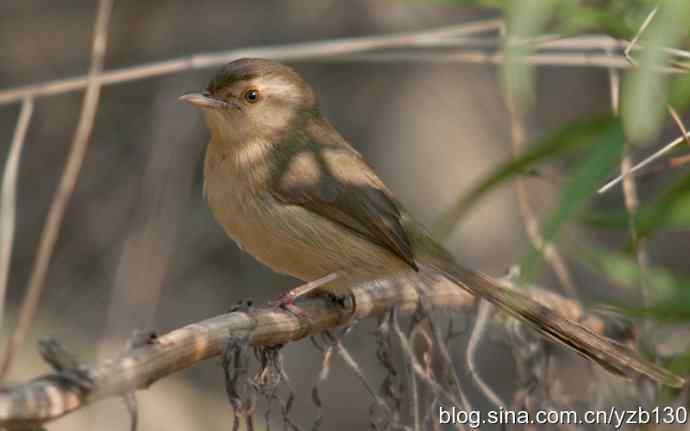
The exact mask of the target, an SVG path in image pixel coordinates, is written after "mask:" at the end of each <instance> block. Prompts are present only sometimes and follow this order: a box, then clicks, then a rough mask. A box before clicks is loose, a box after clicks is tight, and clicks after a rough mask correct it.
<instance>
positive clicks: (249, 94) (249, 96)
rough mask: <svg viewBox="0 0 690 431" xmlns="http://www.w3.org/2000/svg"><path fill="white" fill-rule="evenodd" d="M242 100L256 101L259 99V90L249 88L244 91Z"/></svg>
mask: <svg viewBox="0 0 690 431" xmlns="http://www.w3.org/2000/svg"><path fill="white" fill-rule="evenodd" d="M244 100H246V101H247V102H249V103H256V101H257V100H259V91H258V90H257V89H255V88H250V89H249V90H247V91H245V92H244Z"/></svg>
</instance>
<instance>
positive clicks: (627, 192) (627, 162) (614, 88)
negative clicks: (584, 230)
mask: <svg viewBox="0 0 690 431" xmlns="http://www.w3.org/2000/svg"><path fill="white" fill-rule="evenodd" d="M656 10H657V9H656V8H654V10H653V11H652V12H651V13H650V14H649V16H648V17H647V19H646V20H645V21H644V23H643V24H642V27H640V29H639V30H638V32H637V34H636V35H635V37H634V38H633V40H632V42H631V43H630V45H629V47H628V49H627V50H626V52H625V56H626V58H627V59H628V60H629V61H630V62H631V64H633V65H637V63H635V62H634V61H633V60H632V58H631V57H630V55H629V52H630V49H632V47H634V46H635V44H636V43H637V40H638V39H639V38H640V35H641V34H642V32H643V31H644V30H645V28H646V27H647V26H648V25H649V23H650V22H651V21H652V18H654V15H655V14H656ZM620 84H621V79H620V72H619V71H618V70H617V69H613V68H611V69H609V89H610V92H611V110H612V111H613V114H614V115H615V116H618V115H619V114H620V88H621V85H620ZM627 147H629V146H628V145H626V149H627ZM632 167H633V162H632V158H631V157H630V154H628V152H627V151H626V153H625V154H624V155H623V158H622V159H621V176H622V177H623V201H624V204H625V209H626V211H627V213H628V224H629V229H630V236H631V237H632V240H633V243H634V247H635V256H636V258H637V264H638V265H639V267H640V270H641V271H643V273H646V272H647V270H648V269H649V259H648V254H647V247H646V244H645V241H644V240H643V239H640V238H639V236H638V235H637V228H636V227H635V215H636V214H637V210H638V208H639V198H638V196H637V185H636V184H635V179H634V178H633V177H632V176H630V175H627V173H628V172H629V171H630V170H631V169H632ZM647 292H648V289H646V288H645V286H640V294H641V295H642V299H643V301H644V304H647V303H648V298H647V296H648V295H647Z"/></svg>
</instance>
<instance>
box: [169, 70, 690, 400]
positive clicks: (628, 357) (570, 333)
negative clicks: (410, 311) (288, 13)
mask: <svg viewBox="0 0 690 431" xmlns="http://www.w3.org/2000/svg"><path fill="white" fill-rule="evenodd" d="M180 99H181V100H183V101H186V102H189V103H191V104H193V105H195V106H196V107H198V108H200V109H201V111H202V113H203V117H204V120H205V123H206V126H207V128H208V130H209V132H210V142H209V143H208V145H207V147H206V155H205V158H204V168H203V169H204V193H205V196H206V200H207V202H208V205H209V207H210V209H211V212H212V213H213V215H214V218H215V219H216V221H217V222H218V223H219V224H220V225H221V226H222V227H223V229H224V231H225V232H226V233H227V235H228V236H229V237H230V238H232V239H233V240H234V241H235V242H236V243H237V244H238V246H239V247H240V248H242V249H243V250H245V251H246V252H248V253H249V254H251V255H253V256H254V257H255V258H256V259H257V260H258V261H260V262H262V263H263V264H265V265H266V266H268V267H270V268H271V269H273V270H274V271H276V272H279V273H284V274H289V275H291V276H293V277H296V278H298V279H300V280H304V281H306V282H313V281H314V280H319V279H322V278H323V277H327V276H328V275H329V274H335V275H337V277H334V278H333V279H332V280H331V281H330V282H328V283H326V284H324V285H322V286H320V287H319V289H320V290H325V291H328V292H332V293H333V294H335V295H342V294H345V293H347V292H348V291H349V286H352V285H353V284H354V283H358V282H362V281H366V280H372V279H381V278H386V277H397V278H398V279H401V278H402V279H407V280H413V281H414V280H428V278H424V275H425V274H426V275H428V274H430V273H431V274H437V275H438V276H440V277H442V278H444V279H447V280H448V281H450V282H452V283H453V284H455V285H457V286H458V288H459V289H463V290H465V291H467V292H469V293H471V294H472V295H475V296H477V297H479V298H481V299H484V300H486V301H489V302H490V303H492V304H494V305H495V306H496V307H498V308H499V309H501V310H503V311H504V312H506V313H507V314H509V315H511V316H513V317H515V318H517V319H519V320H521V321H523V322H525V323H527V324H528V325H529V326H530V327H532V328H534V329H535V330H537V331H538V332H539V333H540V334H542V335H543V336H545V337H546V338H548V339H550V340H552V341H556V342H557V343H560V344H562V345H564V346H566V347H568V348H570V349H573V350H574V351H575V352H577V353H579V354H580V355H582V356H584V357H585V358H588V359H589V360H591V361H593V362H594V363H597V364H598V365H600V366H602V367H603V368H604V369H606V370H608V371H610V372H612V373H614V374H617V375H621V376H625V377H632V376H635V375H643V376H647V377H648V378H650V379H652V380H654V381H656V382H658V383H661V384H665V385H668V386H673V387H680V386H683V385H684V384H685V379H684V378H683V377H681V376H678V375H675V374H673V373H671V372H670V371H668V370H666V369H664V368H662V367H660V366H657V365H655V364H653V363H651V362H649V361H646V360H644V359H642V358H641V357H640V356H639V355H638V354H637V353H636V352H635V351H633V350H632V349H629V348H627V347H625V346H623V345H620V344H619V343H616V342H615V341H613V340H610V339H608V338H606V337H604V336H601V335H599V334H597V333H595V332H593V331H591V330H590V329H589V328H587V327H586V326H583V325H581V324H580V323H578V322H575V321H572V320H569V319H567V318H565V317H564V316H562V315H561V314H559V313H557V312H556V311H554V310H552V309H550V308H548V307H546V306H544V305H542V304H540V303H538V302H537V301H535V300H533V299H531V298H530V297H529V296H527V295H525V294H524V293H522V292H519V291H518V290H517V289H511V288H508V287H506V286H504V285H503V284H502V283H501V282H500V281H498V280H496V279H494V278H492V277H490V276H488V275H486V274H483V273H481V272H479V271H476V270H473V269H469V268H467V267H465V266H462V265H461V264H459V263H458V262H457V261H456V259H455V258H454V257H453V256H452V254H451V253H450V252H448V251H447V250H446V249H445V248H444V247H443V246H442V245H441V244H440V243H439V242H437V241H436V240H435V239H433V237H432V235H431V234H430V233H429V231H428V230H427V229H426V228H425V227H424V226H423V225H422V224H420V223H418V222H417V221H415V219H414V218H413V217H412V215H411V214H410V213H409V212H408V211H407V210H406V209H405V208H404V206H403V205H402V203H401V202H400V201H398V200H397V199H396V198H395V196H394V195H393V194H392V193H391V191H390V190H389V189H388V188H386V186H385V184H384V183H383V181H382V180H381V179H380V178H379V176H377V175H376V173H375V172H374V170H373V169H372V168H371V167H370V166H369V164H367V162H366V161H365V160H364V159H363V157H362V156H361V154H360V153H359V152H358V151H357V150H356V149H355V148H354V147H353V146H352V145H350V143H349V142H348V141H347V140H346V139H345V138H344V137H343V136H342V135H341V134H340V133H339V132H338V131H337V130H336V128H335V127H334V126H333V125H332V124H331V123H330V122H329V121H328V119H327V118H326V117H325V116H324V115H323V114H322V113H321V110H320V109H319V102H318V100H317V96H316V94H315V92H314V90H313V89H312V87H311V86H310V85H309V84H308V83H307V82H306V81H305V80H304V79H303V78H302V77H301V76H300V75H299V74H298V73H297V72H296V71H295V70H294V69H293V68H291V67H289V66H287V65H284V64H281V63H279V62H276V61H272V60H268V59H260V58H242V59H238V60H235V61H232V62H230V63H228V64H226V65H225V66H223V67H222V68H220V70H219V71H218V72H217V73H216V74H215V76H214V77H213V78H212V79H211V81H210V83H209V84H208V86H207V87H206V89H205V90H203V91H201V92H194V93H188V94H184V95H183V96H181V97H180ZM295 296H297V295H293V296H285V297H287V298H289V299H288V300H286V301H285V303H291V302H292V300H293V299H294V297H295Z"/></svg>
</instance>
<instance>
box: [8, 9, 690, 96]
mask: <svg viewBox="0 0 690 431" xmlns="http://www.w3.org/2000/svg"><path fill="white" fill-rule="evenodd" d="M502 23H503V21H502V20H500V19H489V20H485V21H478V22H470V23H466V24H460V25H455V26H449V27H441V28H436V29H430V30H425V31H420V32H411V33H397V34H389V35H383V36H366V37H354V38H342V39H332V40H325V41H318V42H306V43H296V44H286V45H273V46H264V47H256V48H239V49H233V50H227V51H222V52H217V53H204V54H197V55H192V56H187V57H180V58H175V59H171V60H166V61H161V62H154V63H147V64H142V65H138V66H132V67H126V68H121V69H116V70H113V71H110V72H106V73H103V74H101V75H100V77H99V78H98V82H99V83H100V84H101V85H104V86H105V85H111V84H117V83H122V82H130V81H136V80H140V79H146V78H152V77H156V76H163V75H169V74H172V73H178V72H183V71H186V70H194V69H203V68H207V67H214V66H219V65H222V64H224V63H227V62H228V61H231V60H234V59H237V58H240V57H267V58H273V59H275V60H283V61H298V60H299V61H328V62H332V61H347V62H352V61H375V62H376V61H385V62H390V61H410V60H412V61H444V62H448V61H450V62H469V63H487V64H500V63H502V62H503V54H502V53H501V52H496V53H492V52H490V51H488V52H487V51H486V50H476V49H471V47H473V46H477V45H478V44H477V42H476V41H474V40H472V39H461V37H464V36H468V35H472V34H478V33H482V32H488V31H493V30H497V29H498V28H499V27H500V26H501V25H502ZM452 38H458V39H457V40H452ZM554 39H557V40H554ZM605 39H606V37H605V36H599V35H583V36H577V37H573V38H568V39H560V36H558V35H548V37H540V38H538V39H536V40H534V41H519V42H520V43H533V44H534V45H535V46H536V47H537V48H540V49H541V48H544V49H553V48H558V49H565V50H569V51H576V52H565V53H546V54H533V55H529V56H525V57H522V58H520V59H519V61H525V62H528V63H530V64H535V65H557V66H582V67H605V68H608V67H617V68H629V67H630V63H629V62H628V60H627V59H626V58H625V57H624V56H623V55H620V56H615V57H611V56H608V55H598V54H592V53H588V52H586V51H588V50H591V49H596V48H601V47H602V45H601V44H602V41H603V40H605ZM617 43H618V45H619V47H620V48H625V47H628V46H629V44H628V42H626V41H617ZM479 45H484V46H487V45H488V49H489V50H492V49H493V47H494V46H502V45H503V41H502V40H501V39H494V40H488V41H482V43H481V44H479ZM430 46H438V47H445V46H454V47H457V48H463V47H470V49H467V50H465V51H462V52H455V53H451V54H447V53H436V54H433V53H426V54H424V53H422V54H403V53H381V52H377V54H376V55H373V56H367V55H362V56H357V55H354V54H362V53H366V52H370V51H373V50H383V49H395V48H415V47H419V48H422V47H427V48H428V47H430ZM636 48H638V49H639V46H638V47H636ZM663 49H664V50H665V51H667V52H668V53H669V54H672V55H676V56H678V57H683V58H690V52H687V51H682V50H679V49H673V48H663ZM577 51H584V52H577ZM655 68H656V69H658V70H660V71H665V72H687V68H683V67H679V66H676V67H664V66H655ZM86 83H87V77H86V76H78V77H72V78H67V79H61V80H56V81H49V82H43V83H39V84H35V85H29V86H24V87H16V88H10V89H7V90H5V91H0V105H2V104H7V103H12V102H15V101H18V100H21V99H23V98H25V97H27V96H31V97H42V96H49V95H56V94H62V93H67V92H72V91H76V90H79V89H81V88H84V87H85V86H86Z"/></svg>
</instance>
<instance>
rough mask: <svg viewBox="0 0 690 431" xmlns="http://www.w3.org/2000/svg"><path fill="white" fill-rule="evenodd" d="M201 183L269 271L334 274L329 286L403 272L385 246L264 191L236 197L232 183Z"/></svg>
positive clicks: (227, 224)
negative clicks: (283, 201)
mask: <svg viewBox="0 0 690 431" xmlns="http://www.w3.org/2000/svg"><path fill="white" fill-rule="evenodd" d="M214 186H215V185H214V184H207V199H208V203H209V206H210V207H211V210H212V212H213V214H214V216H215V218H216V220H217V221H218V223H220V224H221V226H222V227H223V228H224V230H225V232H226V233H227V234H228V236H230V237H231V238H232V239H234V240H235V241H236V242H237V243H238V244H239V245H240V247H241V248H242V249H244V250H245V251H246V252H248V253H250V254H251V255H253V256H254V257H255V258H256V259H257V260H259V261H260V262H262V263H264V264H265V265H267V266H268V267H270V268H272V269H273V270H274V271H277V272H281V273H286V274H289V275H292V276H294V277H296V278H299V279H301V280H305V281H309V280H315V279H318V278H320V277H323V276H326V275H328V274H331V273H334V272H337V273H339V275H340V278H339V280H337V281H336V283H334V284H335V285H334V286H333V287H334V288H336V287H337V285H342V284H343V283H347V284H351V283H352V282H353V281H354V280H362V279H371V278H375V277H378V276H382V275H387V274H389V273H395V272H399V271H402V270H409V269H410V268H409V266H407V264H406V263H405V262H403V261H402V260H400V259H399V258H397V257H396V256H394V255H393V254H391V253H389V252H388V251H387V250H384V249H382V248H380V247H379V246H377V245H375V244H373V243H371V242H369V241H367V240H366V239H364V238H361V237H360V236H358V235H356V234H355V233H353V232H352V231H350V230H349V229H347V228H345V227H343V226H341V225H339V224H337V223H334V222H331V221H329V220H327V219H325V218H323V217H321V216H319V215H318V214H315V213H313V212H311V211H309V210H306V209H304V208H303V207H301V206H297V205H285V204H283V203H281V202H278V201H276V200H275V199H274V198H273V197H272V196H271V195H270V194H269V193H261V194H259V195H258V196H257V198H256V199H252V200H241V199H240V196H247V195H248V194H247V193H240V190H239V189H238V187H241V186H239V184H237V185H236V187H228V186H227V185H225V186H224V187H222V188H219V187H214Z"/></svg>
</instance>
